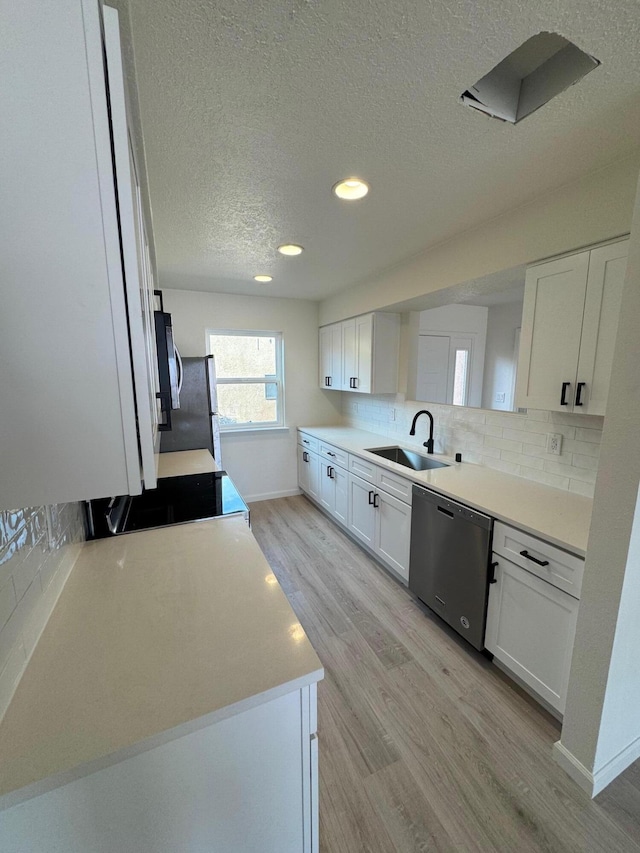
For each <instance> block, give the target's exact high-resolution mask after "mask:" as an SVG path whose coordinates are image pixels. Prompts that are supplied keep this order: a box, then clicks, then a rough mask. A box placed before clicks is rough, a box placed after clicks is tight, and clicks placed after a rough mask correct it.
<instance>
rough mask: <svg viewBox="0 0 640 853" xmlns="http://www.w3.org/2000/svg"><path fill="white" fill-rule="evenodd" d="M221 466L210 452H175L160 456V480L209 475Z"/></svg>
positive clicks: (160, 454)
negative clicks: (191, 475) (189, 475)
mask: <svg viewBox="0 0 640 853" xmlns="http://www.w3.org/2000/svg"><path fill="white" fill-rule="evenodd" d="M219 470H220V466H219V465H218V463H217V462H216V461H215V459H214V458H213V456H212V455H211V453H210V452H209V451H208V450H174V451H173V452H171V453H159V454H158V479H159V480H161V479H163V478H164V477H180V476H181V475H182V474H209V473H211V472H212V471H219Z"/></svg>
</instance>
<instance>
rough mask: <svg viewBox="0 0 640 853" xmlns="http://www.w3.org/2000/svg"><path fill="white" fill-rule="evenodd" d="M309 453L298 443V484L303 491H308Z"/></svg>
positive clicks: (309, 477)
mask: <svg viewBox="0 0 640 853" xmlns="http://www.w3.org/2000/svg"><path fill="white" fill-rule="evenodd" d="M310 460H311V454H310V453H309V451H308V450H305V449H304V447H300V446H299V445H298V485H299V486H300V488H301V489H302V491H303V492H307V493H308V492H309V483H310V479H311V476H310V474H311V470H310V468H311V465H310Z"/></svg>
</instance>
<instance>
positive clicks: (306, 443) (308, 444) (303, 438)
mask: <svg viewBox="0 0 640 853" xmlns="http://www.w3.org/2000/svg"><path fill="white" fill-rule="evenodd" d="M298 444H300V445H302V447H304V449H305V450H313V452H314V453H317V452H318V445H319V444H320V442H319V441H318V439H317V438H314V437H313V436H312V435H309V434H308V433H306V432H300V430H298Z"/></svg>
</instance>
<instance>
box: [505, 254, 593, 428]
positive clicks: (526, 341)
mask: <svg viewBox="0 0 640 853" xmlns="http://www.w3.org/2000/svg"><path fill="white" fill-rule="evenodd" d="M589 254H590V253H589V252H580V253H578V254H576V255H570V256H569V257H567V258H560V259H558V260H555V261H549V262H548V263H546V264H538V265H537V266H535V267H530V268H529V269H528V270H527V275H526V283H525V293H524V308H523V313H522V332H521V335H520V357H519V359H518V380H517V389H516V403H517V405H518V406H523V407H530V408H533V409H547V410H551V411H561V412H570V411H572V410H573V400H574V396H575V390H576V388H575V383H576V375H577V370H578V356H579V352H580V337H581V333H582V318H583V313H584V304H585V295H586V290H587V271H588V268H589ZM563 383H568V384H567V385H565V395H564V403H563V402H562V399H563V398H562V390H563Z"/></svg>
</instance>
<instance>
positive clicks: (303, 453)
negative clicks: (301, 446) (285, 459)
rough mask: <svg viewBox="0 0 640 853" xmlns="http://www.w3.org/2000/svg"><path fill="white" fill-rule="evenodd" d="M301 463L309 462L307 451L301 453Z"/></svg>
mask: <svg viewBox="0 0 640 853" xmlns="http://www.w3.org/2000/svg"><path fill="white" fill-rule="evenodd" d="M302 461H303V462H308V461H309V454H308V453H307V451H306V450H303V451H302Z"/></svg>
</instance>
